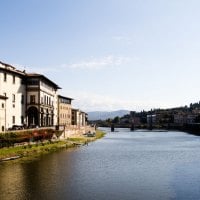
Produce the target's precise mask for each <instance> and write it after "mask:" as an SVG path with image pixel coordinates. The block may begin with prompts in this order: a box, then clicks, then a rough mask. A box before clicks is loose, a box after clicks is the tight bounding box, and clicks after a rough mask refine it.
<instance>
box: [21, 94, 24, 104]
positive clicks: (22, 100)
mask: <svg viewBox="0 0 200 200" xmlns="http://www.w3.org/2000/svg"><path fill="white" fill-rule="evenodd" d="M21 103H22V104H24V95H23V94H22V99H21Z"/></svg>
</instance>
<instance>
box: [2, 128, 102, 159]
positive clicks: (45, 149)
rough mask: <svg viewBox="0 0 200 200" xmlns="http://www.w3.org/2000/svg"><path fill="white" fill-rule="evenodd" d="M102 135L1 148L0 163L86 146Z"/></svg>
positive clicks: (99, 133) (81, 136) (79, 136)
mask: <svg viewBox="0 0 200 200" xmlns="http://www.w3.org/2000/svg"><path fill="white" fill-rule="evenodd" d="M104 135H105V133H104V132H102V131H100V130H97V131H96V134H95V136H94V137H87V136H84V135H76V136H70V137H68V138H67V139H63V140H54V141H44V142H37V143H28V144H25V145H21V146H16V147H8V148H1V149H0V162H3V161H7V160H13V159H15V158H25V157H31V156H37V155H38V156H39V155H41V154H47V153H51V152H55V151H58V150H60V149H63V148H73V147H76V146H81V145H86V144H88V143H89V142H92V141H95V140H97V139H100V138H102V137H103V136H104ZM9 158H10V159H9Z"/></svg>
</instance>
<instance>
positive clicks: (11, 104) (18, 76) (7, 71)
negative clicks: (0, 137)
mask: <svg viewBox="0 0 200 200" xmlns="http://www.w3.org/2000/svg"><path fill="white" fill-rule="evenodd" d="M25 79H26V76H25V72H22V71H19V70H16V69H15V68H14V67H13V66H11V65H8V64H5V63H2V62H0V96H1V99H0V102H1V104H0V107H1V111H0V112H1V114H0V117H1V122H0V131H5V130H6V129H8V128H10V127H12V126H13V125H15V124H24V122H25V121H24V120H25V115H26V100H25V97H26V83H25Z"/></svg>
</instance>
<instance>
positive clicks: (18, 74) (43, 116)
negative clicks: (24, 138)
mask: <svg viewBox="0 0 200 200" xmlns="http://www.w3.org/2000/svg"><path fill="white" fill-rule="evenodd" d="M58 89H60V87H59V86H58V85H57V84H55V83H54V82H52V81H51V80H49V79H48V78H47V77H45V76H44V75H41V74H28V73H26V72H25V71H20V70H17V69H16V68H15V67H13V66H11V65H9V64H6V63H3V62H0V131H1V132H2V131H5V130H7V129H8V128H11V127H12V126H13V125H26V126H40V127H43V126H53V125H56V124H57V119H58V117H57V105H58V104H57V91H58Z"/></svg>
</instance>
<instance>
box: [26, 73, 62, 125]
mask: <svg viewBox="0 0 200 200" xmlns="http://www.w3.org/2000/svg"><path fill="white" fill-rule="evenodd" d="M26 78H27V79H26V84H27V89H26V102H27V108H26V110H27V124H28V126H32V125H33V126H35V125H36V126H41V127H42V126H54V125H56V124H57V90H58V89H60V87H59V86H58V85H57V84H55V83H54V82H52V81H51V80H49V79H48V78H47V77H45V76H44V75H41V74H27V75H26Z"/></svg>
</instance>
